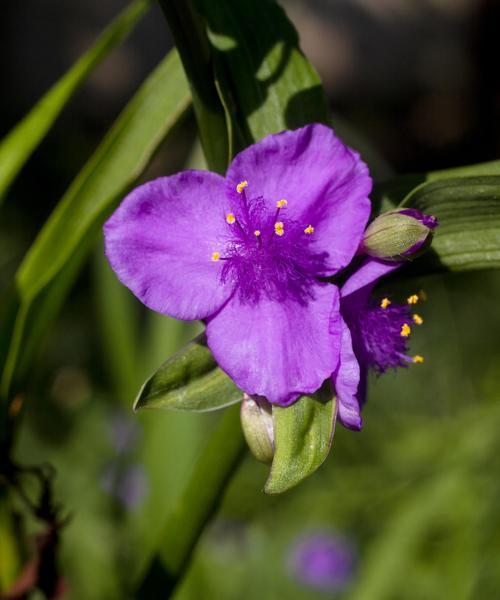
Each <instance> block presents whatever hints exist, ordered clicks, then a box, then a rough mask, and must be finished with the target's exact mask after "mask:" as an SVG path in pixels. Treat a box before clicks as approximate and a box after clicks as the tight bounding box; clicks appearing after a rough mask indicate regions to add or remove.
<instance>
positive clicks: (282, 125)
mask: <svg viewBox="0 0 500 600" xmlns="http://www.w3.org/2000/svg"><path fill="white" fill-rule="evenodd" d="M197 7H198V8H199V10H200V12H201V13H202V15H203V17H204V18H205V19H206V21H207V24H208V35H209V40H210V42H211V45H212V48H213V54H214V60H215V67H216V78H217V85H218V89H219V93H220V95H221V98H222V101H223V105H224V108H225V112H226V119H227V122H228V126H229V129H230V133H231V148H230V154H231V155H234V154H235V153H236V152H237V151H238V150H240V149H242V148H243V147H245V146H247V145H248V144H250V143H252V142H254V141H256V140H259V139H261V138H263V137H264V136H266V135H269V134H270V133H275V132H278V131H282V130H284V129H293V128H296V127H300V126H302V125H305V124H306V123H310V122H323V123H328V119H329V115H328V108H327V104H326V101H325V97H324V94H323V90H322V87H321V82H320V79H319V77H318V75H317V74H316V72H315V71H314V69H313V68H312V66H311V65H310V64H309V62H308V61H307V59H306V58H305V57H304V55H303V54H302V52H301V51H300V48H299V45H298V36H297V32H296V31H295V29H294V27H293V25H292V24H291V23H290V21H289V20H288V18H287V16H286V15H285V13H284V11H283V9H282V8H281V7H280V6H278V5H277V4H275V3H274V2H269V1H266V0H260V1H256V0H239V1H238V2H233V1H231V0H199V1H198V2H197Z"/></svg>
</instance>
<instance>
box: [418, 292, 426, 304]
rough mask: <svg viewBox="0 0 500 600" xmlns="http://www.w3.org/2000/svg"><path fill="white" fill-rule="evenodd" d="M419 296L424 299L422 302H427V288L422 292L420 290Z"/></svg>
mask: <svg viewBox="0 0 500 600" xmlns="http://www.w3.org/2000/svg"><path fill="white" fill-rule="evenodd" d="M418 297H419V298H420V300H422V302H425V301H426V300H427V294H426V293H425V290H420V292H418Z"/></svg>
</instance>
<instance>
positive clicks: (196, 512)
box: [135, 405, 245, 600]
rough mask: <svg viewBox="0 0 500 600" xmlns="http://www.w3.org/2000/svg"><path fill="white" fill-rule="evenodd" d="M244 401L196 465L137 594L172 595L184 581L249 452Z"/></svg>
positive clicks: (143, 597) (149, 599)
mask: <svg viewBox="0 0 500 600" xmlns="http://www.w3.org/2000/svg"><path fill="white" fill-rule="evenodd" d="M244 449H245V443H244V439H243V434H242V433H241V427H240V421H239V405H238V406H232V407H231V408H228V409H227V410H226V411H225V412H224V414H223V416H222V418H221V420H220V422H219V424H218V426H217V428H216V430H215V431H214V432H213V434H212V435H211V437H210V439H209V440H208V443H207V445H206V447H205V449H204V450H203V452H202V455H201V457H200V460H199V461H198V462H197V464H196V466H195V467H194V471H193V473H192V475H191V478H190V479H189V481H188V483H187V485H186V487H185V489H184V491H183V493H182V494H181V495H180V497H179V498H178V500H177V502H176V505H175V506H174V508H173V509H172V511H171V512H170V514H169V515H168V517H167V522H166V525H165V528H164V533H163V536H162V541H161V543H160V546H159V549H158V554H157V556H155V558H154V559H153V561H152V563H151V565H150V567H149V569H148V571H147V573H146V576H145V577H144V579H143V581H142V583H141V585H140V589H139V592H138V594H136V596H135V597H136V598H138V599H140V600H153V599H154V600H158V599H159V598H163V597H165V598H170V596H171V595H172V593H173V591H174V589H175V587H176V586H177V584H178V583H179V581H180V580H181V578H182V576H183V574H184V572H185V570H186V567H187V566H188V564H189V561H190V558H191V556H192V554H193V551H194V549H195V547H196V544H197V542H198V540H199V538H200V536H201V534H202V533H203V530H204V529H205V527H206V526H207V524H208V523H209V521H210V520H211V519H212V517H213V516H214V514H215V512H216V511H217V508H218V506H219V503H220V501H221V499H222V497H223V495H224V492H225V490H226V488H227V486H228V484H229V482H230V481H231V478H232V476H233V475H234V473H235V472H236V470H237V468H238V466H239V464H240V462H241V459H242V457H243V455H244Z"/></svg>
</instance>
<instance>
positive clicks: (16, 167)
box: [0, 0, 151, 203]
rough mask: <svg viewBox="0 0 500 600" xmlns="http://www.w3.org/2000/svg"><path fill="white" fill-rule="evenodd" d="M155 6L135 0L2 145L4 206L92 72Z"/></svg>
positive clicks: (0, 189) (0, 180) (0, 170)
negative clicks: (9, 192)
mask: <svg viewBox="0 0 500 600" xmlns="http://www.w3.org/2000/svg"><path fill="white" fill-rule="evenodd" d="M150 6H151V0H135V2H133V3H132V4H131V5H130V6H129V7H127V8H126V9H125V10H124V11H123V12H122V14H121V15H119V16H118V17H117V18H116V19H115V20H114V21H113V22H112V23H111V24H110V25H109V27H108V28H107V29H105V30H104V32H103V33H102V34H101V35H100V37H99V38H98V39H97V41H96V42H95V43H94V45H93V46H92V47H91V48H90V49H89V50H87V52H85V54H84V55H83V56H82V57H81V58H80V59H79V60H78V61H77V62H76V63H75V64H74V65H73V66H72V67H71V69H70V70H69V71H68V72H67V73H65V75H63V77H61V79H60V80H59V81H58V82H57V83H56V84H55V85H54V86H53V87H52V88H51V89H50V90H49V91H48V92H47V93H46V94H45V95H44V96H43V97H42V98H41V100H40V101H39V102H38V103H37V104H36V105H35V106H34V107H33V108H32V109H31V111H30V112H29V113H28V114H27V115H26V117H24V119H23V120H22V121H21V122H20V123H18V124H17V125H16V126H15V127H14V129H13V130H12V131H11V132H10V133H9V134H8V135H7V136H6V137H5V138H4V139H3V140H2V142H1V143H0V203H1V202H2V200H3V198H4V196H5V194H6V192H7V190H8V188H9V186H10V185H11V183H12V182H13V180H14V179H15V177H16V176H17V174H18V173H19V171H20V170H21V169H22V168H23V166H24V164H25V163H26V161H27V160H28V158H29V157H30V156H31V154H32V152H33V151H34V150H35V148H36V147H37V146H38V144H39V143H40V142H41V141H42V139H43V138H44V137H45V134H46V133H47V131H48V130H49V129H50V127H51V126H52V124H53V123H54V121H55V120H56V119H57V117H58V116H59V114H60V112H61V111H62V109H63V108H64V106H65V105H66V104H67V102H68V101H69V100H70V98H71V96H72V95H73V94H74V93H75V92H76V91H77V90H78V88H79V87H80V86H81V85H82V83H83V82H84V81H85V79H86V78H87V77H88V76H89V75H90V74H91V73H92V71H93V70H94V69H95V68H96V67H97V66H98V65H99V64H100V63H101V62H102V61H103V60H104V59H105V58H106V56H107V55H108V54H109V52H111V50H113V48H114V47H115V46H117V45H118V44H119V43H120V42H122V41H123V39H124V38H125V37H126V36H127V35H128V34H129V33H130V32H131V30H132V29H133V27H134V25H135V24H136V23H137V21H139V19H140V18H141V17H142V16H143V15H144V13H145V12H146V10H147V9H148V8H149V7H150Z"/></svg>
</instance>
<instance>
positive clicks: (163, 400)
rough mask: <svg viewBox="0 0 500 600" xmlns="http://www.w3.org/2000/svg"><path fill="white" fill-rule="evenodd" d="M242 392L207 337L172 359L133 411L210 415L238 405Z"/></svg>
mask: <svg viewBox="0 0 500 600" xmlns="http://www.w3.org/2000/svg"><path fill="white" fill-rule="evenodd" d="M242 397H243V392H242V391H241V390H239V389H238V388H237V387H236V385H235V384H234V382H233V381H232V380H231V379H230V378H229V377H228V376H227V375H226V374H225V373H224V372H223V371H222V370H221V369H220V368H219V367H218V366H217V363H216V362H215V360H214V358H213V356H212V353H211V352H210V350H209V349H208V348H207V346H206V342H205V339H204V336H200V337H199V338H197V339H195V340H193V341H192V342H191V343H189V344H188V345H187V346H186V347H185V348H183V349H182V350H180V351H179V352H177V354H174V356H172V357H171V358H169V359H168V360H167V361H166V362H165V363H164V364H163V365H162V366H161V367H160V368H159V369H158V370H157V371H156V372H155V373H154V374H153V375H152V376H151V377H150V378H149V379H148V380H147V381H146V383H145V384H144V385H143V386H142V388H141V391H140V392H139V395H138V397H137V400H136V401H135V405H134V409H135V410H138V409H139V408H167V409H173V410H187V411H198V412H202V411H203V412H204V411H210V410H217V409H218V408H224V407H225V406H229V405H231V404H235V403H236V402H239V401H240V400H241V399H242Z"/></svg>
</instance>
